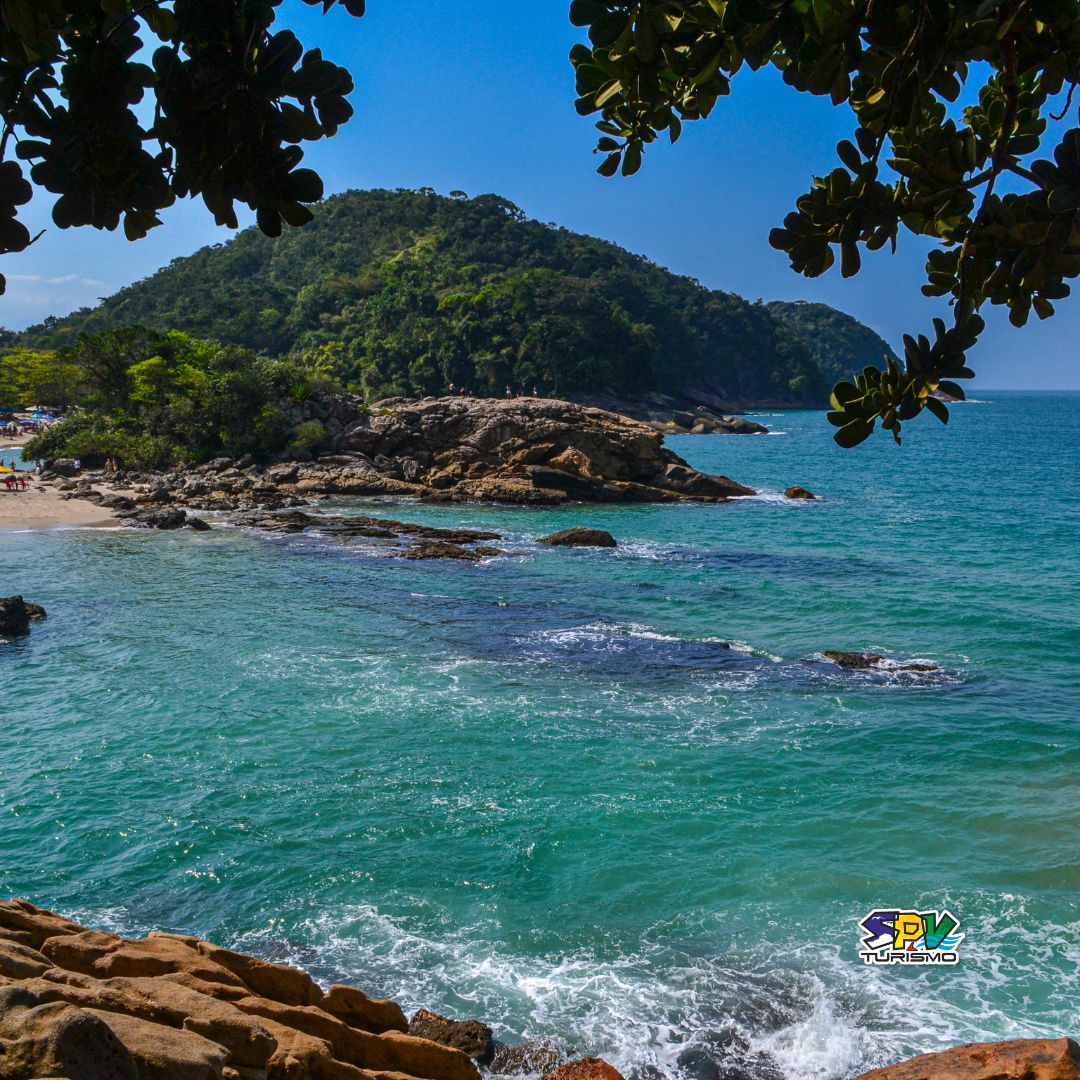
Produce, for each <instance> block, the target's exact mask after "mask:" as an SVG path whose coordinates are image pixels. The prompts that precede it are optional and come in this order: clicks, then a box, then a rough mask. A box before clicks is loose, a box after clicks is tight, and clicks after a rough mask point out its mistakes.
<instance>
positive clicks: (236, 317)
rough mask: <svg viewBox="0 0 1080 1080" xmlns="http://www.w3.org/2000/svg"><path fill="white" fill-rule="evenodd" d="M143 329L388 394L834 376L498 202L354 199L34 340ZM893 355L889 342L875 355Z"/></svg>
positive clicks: (590, 389)
mask: <svg viewBox="0 0 1080 1080" xmlns="http://www.w3.org/2000/svg"><path fill="white" fill-rule="evenodd" d="M826 310H831V309H826ZM842 318H847V317H846V316H844V317H842ZM853 321H854V320H852V322H853ZM131 325H141V326H148V327H156V328H162V329H176V330H183V331H187V332H188V333H191V334H195V335H198V336H199V337H204V338H211V339H216V340H219V341H223V342H227V343H235V344H239V345H245V346H248V347H251V348H254V349H258V350H260V351H262V352H264V353H267V354H270V355H274V356H284V355H289V354H291V355H302V356H304V357H305V358H306V360H307V361H308V362H309V363H313V364H314V365H316V366H317V367H318V368H320V369H322V370H324V371H325V372H326V373H327V374H330V375H333V376H335V377H336V378H337V379H339V380H341V381H343V382H345V383H347V384H349V385H351V386H353V387H355V388H356V389H359V390H361V391H363V392H365V393H367V394H369V395H372V396H384V395H387V394H397V393H401V394H415V393H429V392H442V391H444V390H445V388H446V387H447V385H448V384H450V383H453V384H455V385H457V386H467V387H469V389H470V390H472V391H474V392H476V393H491V392H493V393H502V392H503V389H504V387H505V386H506V385H510V386H512V387H514V388H515V389H522V390H525V391H528V392H531V391H532V390H533V388H534V387H536V388H538V389H539V391H540V393H543V394H556V395H562V394H572V393H578V394H581V393H584V394H588V393H594V392H596V393H600V392H605V391H606V392H611V393H616V394H619V395H623V396H631V395H637V394H644V393H647V392H651V391H661V392H668V393H675V392H678V391H681V390H683V389H685V388H687V387H698V388H703V389H706V390H709V391H711V392H712V393H715V394H717V395H719V396H721V397H723V398H725V399H726V400H728V401H730V402H732V403H738V402H741V403H752V402H765V401H770V402H784V401H788V402H791V403H800V402H806V403H810V404H815V405H816V404H820V403H821V402H822V401H823V400H824V396H825V395H826V393H827V388H828V385H829V383H830V375H829V374H826V372H825V371H823V370H822V364H820V363H819V361H820V360H821V359H822V358H824V359H826V360H827V359H828V356H829V349H830V346H829V345H828V344H827V342H826V343H822V342H821V341H816V342H815V343H814V345H813V346H810V345H808V343H807V342H806V341H805V340H804V337H803V334H802V332H801V331H800V330H799V327H798V326H797V325H796V324H795V323H793V322H792V321H791V320H779V319H777V318H774V316H773V315H772V314H771V313H770V311H769V309H768V308H767V307H766V306H765V305H764V304H762V303H760V302H758V303H749V302H748V301H746V300H743V299H742V298H740V297H738V296H735V295H733V294H731V293H724V292H718V291H712V290H709V289H706V288H704V287H702V286H701V285H700V284H698V283H697V282H696V281H693V280H691V279H690V278H685V277H679V276H676V275H675V274H672V273H670V272H669V271H667V270H665V269H663V268H662V267H660V266H657V265H656V264H654V263H651V262H649V261H648V260H647V259H645V258H642V257H641V256H637V255H633V254H631V253H629V252H627V251H624V250H623V249H622V248H620V247H618V246H616V245H615V244H612V243H608V242H606V241H603V240H597V239H594V238H592V237H588V236H582V235H580V234H578V233H574V232H570V231H569V230H567V229H562V228H556V227H552V226H548V225H544V224H541V223H539V222H536V221H531V220H528V219H527V218H526V216H525V214H524V213H523V212H522V211H521V210H519V209H518V208H517V207H516V206H514V205H513V204H512V203H509V202H507V201H506V200H505V199H502V198H500V197H498V196H495V195H482V196H479V197H477V198H472V199H470V198H466V197H465V196H464V195H462V194H461V193H457V197H450V198H446V197H442V196H439V195H436V194H434V193H433V192H430V191H428V190H421V191H418V192H414V191H352V192H346V193H344V194H341V195H336V196H334V197H332V198H330V199H327V200H326V201H325V202H324V203H323V204H321V205H320V207H319V208H318V212H317V214H316V218H315V221H314V222H312V223H311V224H310V225H308V226H306V227H305V228H302V229H296V230H289V231H287V232H286V234H285V235H284V236H282V237H281V238H279V239H277V240H272V239H269V238H267V237H265V236H263V235H262V234H261V233H260V232H258V231H257V230H255V229H249V230H247V231H245V232H242V233H240V234H239V235H238V236H236V237H235V238H234V239H233V240H231V241H230V242H228V243H225V244H221V245H217V246H214V247H208V248H204V249H203V250H201V251H198V252H196V253H195V254H194V255H191V256H189V257H186V258H182V259H176V260H175V261H173V262H172V263H171V264H170V265H169V266H167V267H165V268H164V269H162V270H160V271H158V272H157V273H156V274H154V275H152V276H151V277H149V278H147V279H145V280H143V281H140V282H138V283H136V284H134V285H132V286H130V287H128V288H125V289H122V290H121V291H120V292H118V293H116V294H115V295H114V296H112V297H110V298H108V299H107V300H105V301H104V302H103V303H101V304H100V305H99V306H98V307H96V308H86V309H83V310H81V311H78V312H75V313H73V314H72V315H70V316H68V317H66V318H54V319H50V320H48V321H47V322H45V323H43V324H40V325H39V326H36V327H32V328H30V329H29V330H28V331H26V332H25V333H24V334H23V335H21V337H22V341H23V342H24V343H25V344H30V345H35V346H38V347H57V346H61V345H64V344H67V343H69V342H72V341H73V340H74V339H75V337H76V336H77V335H78V333H80V332H84V331H85V332H90V333H95V332H99V331H102V330H106V329H111V328H115V327H120V326H131ZM855 325H856V326H859V325H860V324H857V323H856V324H855ZM861 329H862V330H864V331H865V332H866V333H867V334H871V332H870V331H867V330H866V328H864V327H863V328H861ZM816 332H817V331H815V333H816ZM827 337H828V331H826V338H827ZM844 342H845V344H846V342H847V337H846V336H845V337H844ZM885 348H887V346H885V345H884V343H883V342H880V339H878V344H877V345H875V347H874V348H873V349H868V350H867V352H868V355H867V356H866V357H865V361H866V362H868V363H869V362H873V361H875V360H878V359H880V356H881V354H882V352H883V351H884V349H885ZM815 355H817V356H818V360H815Z"/></svg>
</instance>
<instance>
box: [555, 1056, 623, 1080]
mask: <svg viewBox="0 0 1080 1080" xmlns="http://www.w3.org/2000/svg"><path fill="white" fill-rule="evenodd" d="M541 1080H623V1075H622V1073H621V1072H619V1070H618V1069H616V1068H615V1066H614V1065H609V1064H608V1063H607V1062H606V1061H605V1060H604V1059H603V1058H578V1060H577V1061H569V1062H567V1063H566V1064H565V1065H560V1066H559V1067H558V1068H557V1069H553V1070H552V1071H551V1072H549V1073H545V1074H544V1076H542V1077H541Z"/></svg>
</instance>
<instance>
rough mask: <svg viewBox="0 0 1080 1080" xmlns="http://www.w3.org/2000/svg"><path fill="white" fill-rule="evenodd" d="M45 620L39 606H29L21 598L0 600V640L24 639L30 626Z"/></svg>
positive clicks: (27, 602)
mask: <svg viewBox="0 0 1080 1080" xmlns="http://www.w3.org/2000/svg"><path fill="white" fill-rule="evenodd" d="M44 618H45V609H44V608H43V607H42V606H41V605H40V604H31V603H30V602H29V601H27V600H24V599H23V598H22V597H21V596H8V597H6V598H4V599H0V638H13V637H25V636H26V635H27V634H29V633H30V624H31V623H34V622H37V621H38V620H40V619H44Z"/></svg>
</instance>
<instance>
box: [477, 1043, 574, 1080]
mask: <svg viewBox="0 0 1080 1080" xmlns="http://www.w3.org/2000/svg"><path fill="white" fill-rule="evenodd" d="M565 1061H566V1054H565V1052H564V1051H563V1050H562V1048H561V1047H559V1046H558V1045H557V1044H555V1043H553V1042H550V1041H549V1040H547V1039H527V1040H526V1041H525V1042H522V1043H518V1044H517V1045H516V1046H507V1045H506V1043H501V1042H496V1043H495V1053H494V1055H493V1056H492V1058H491V1063H490V1065H489V1067H488V1072H490V1073H494V1074H495V1075H496V1076H542V1075H543V1074H545V1073H550V1072H551V1071H552V1070H553V1069H557V1068H558V1067H559V1066H560V1065H562V1064H563V1063H564V1062H565Z"/></svg>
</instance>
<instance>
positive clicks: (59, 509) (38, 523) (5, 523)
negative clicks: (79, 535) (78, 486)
mask: <svg viewBox="0 0 1080 1080" xmlns="http://www.w3.org/2000/svg"><path fill="white" fill-rule="evenodd" d="M6 475H8V474H7V473H5V474H3V475H0V531H2V530H4V529H56V528H59V527H60V526H63V525H68V526H71V525H77V526H82V527H84V528H86V527H90V526H101V525H115V524H116V521H115V520H114V519H113V518H111V517H110V516H109V511H108V510H105V509H103V508H102V507H100V506H95V505H94V504H93V503H88V502H86V501H85V500H83V499H61V498H60V492H59V491H57V490H56V489H55V488H51V487H46V486H45V485H43V484H39V483H38V482H37V481H36V480H31V481H30V487H29V489H28V490H27V491H8V490H7V488H5V487H4V485H3V478H4V476H6ZM20 475H21V474H20ZM27 475H28V474H27Z"/></svg>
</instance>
